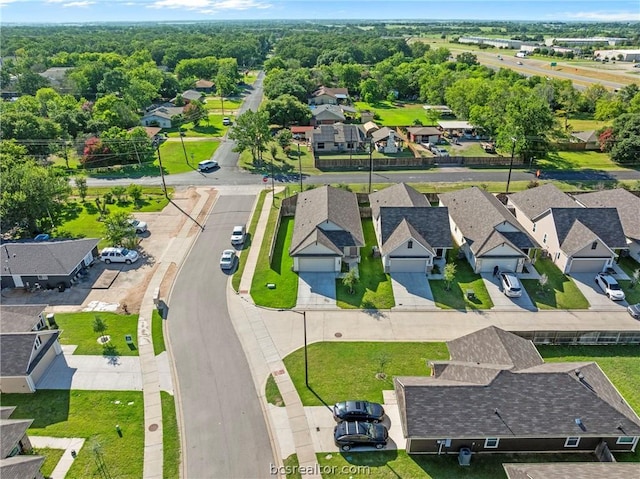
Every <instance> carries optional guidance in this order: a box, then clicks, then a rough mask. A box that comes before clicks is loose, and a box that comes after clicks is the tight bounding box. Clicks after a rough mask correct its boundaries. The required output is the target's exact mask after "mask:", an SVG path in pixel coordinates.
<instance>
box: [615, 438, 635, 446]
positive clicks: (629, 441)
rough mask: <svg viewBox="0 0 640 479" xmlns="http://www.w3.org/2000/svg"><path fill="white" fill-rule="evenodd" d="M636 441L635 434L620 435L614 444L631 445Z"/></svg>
mask: <svg viewBox="0 0 640 479" xmlns="http://www.w3.org/2000/svg"><path fill="white" fill-rule="evenodd" d="M635 442H636V437H635V436H620V437H619V438H618V440H617V441H616V444H629V445H632V444H633V443H635Z"/></svg>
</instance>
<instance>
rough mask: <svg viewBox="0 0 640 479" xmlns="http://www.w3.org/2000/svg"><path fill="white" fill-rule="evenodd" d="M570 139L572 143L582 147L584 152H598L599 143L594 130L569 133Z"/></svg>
mask: <svg viewBox="0 0 640 479" xmlns="http://www.w3.org/2000/svg"><path fill="white" fill-rule="evenodd" d="M571 139H572V141H573V142H574V143H579V144H582V145H584V149H585V150H597V151H600V141H599V140H598V134H597V133H596V131H595V130H588V131H576V132H575V133H571Z"/></svg>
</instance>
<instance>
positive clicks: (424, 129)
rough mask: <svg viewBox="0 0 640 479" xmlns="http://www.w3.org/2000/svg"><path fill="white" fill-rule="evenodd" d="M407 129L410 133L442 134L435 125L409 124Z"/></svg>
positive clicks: (424, 134)
mask: <svg viewBox="0 0 640 479" xmlns="http://www.w3.org/2000/svg"><path fill="white" fill-rule="evenodd" d="M407 131H408V132H409V133H410V134H412V135H421V136H442V131H440V130H438V129H437V128H436V127H435V126H411V127H409V128H407Z"/></svg>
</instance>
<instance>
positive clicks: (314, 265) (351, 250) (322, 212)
mask: <svg viewBox="0 0 640 479" xmlns="http://www.w3.org/2000/svg"><path fill="white" fill-rule="evenodd" d="M364 244H365V241H364V233H363V231H362V223H361V222H360V210H359V208H358V200H357V198H356V195H355V194H354V193H352V192H350V191H347V190H343V189H341V188H333V187H331V186H323V187H320V188H314V189H312V190H308V191H305V192H303V193H299V194H298V197H297V200H296V213H295V219H294V225H293V235H292V238H291V247H290V249H289V254H290V255H291V256H292V257H293V270H294V271H296V272H307V271H324V272H339V271H341V269H342V264H343V263H346V264H349V265H351V264H353V263H358V262H359V261H360V248H361V247H362V246H364Z"/></svg>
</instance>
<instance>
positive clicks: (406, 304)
mask: <svg viewBox="0 0 640 479" xmlns="http://www.w3.org/2000/svg"><path fill="white" fill-rule="evenodd" d="M391 286H392V287H393V297H394V298H395V301H396V306H395V307H394V308H393V309H416V310H425V309H430V310H436V309H438V307H437V306H436V303H435V302H434V300H433V293H432V292H431V286H429V280H428V279H427V277H426V275H425V274H424V273H391Z"/></svg>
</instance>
